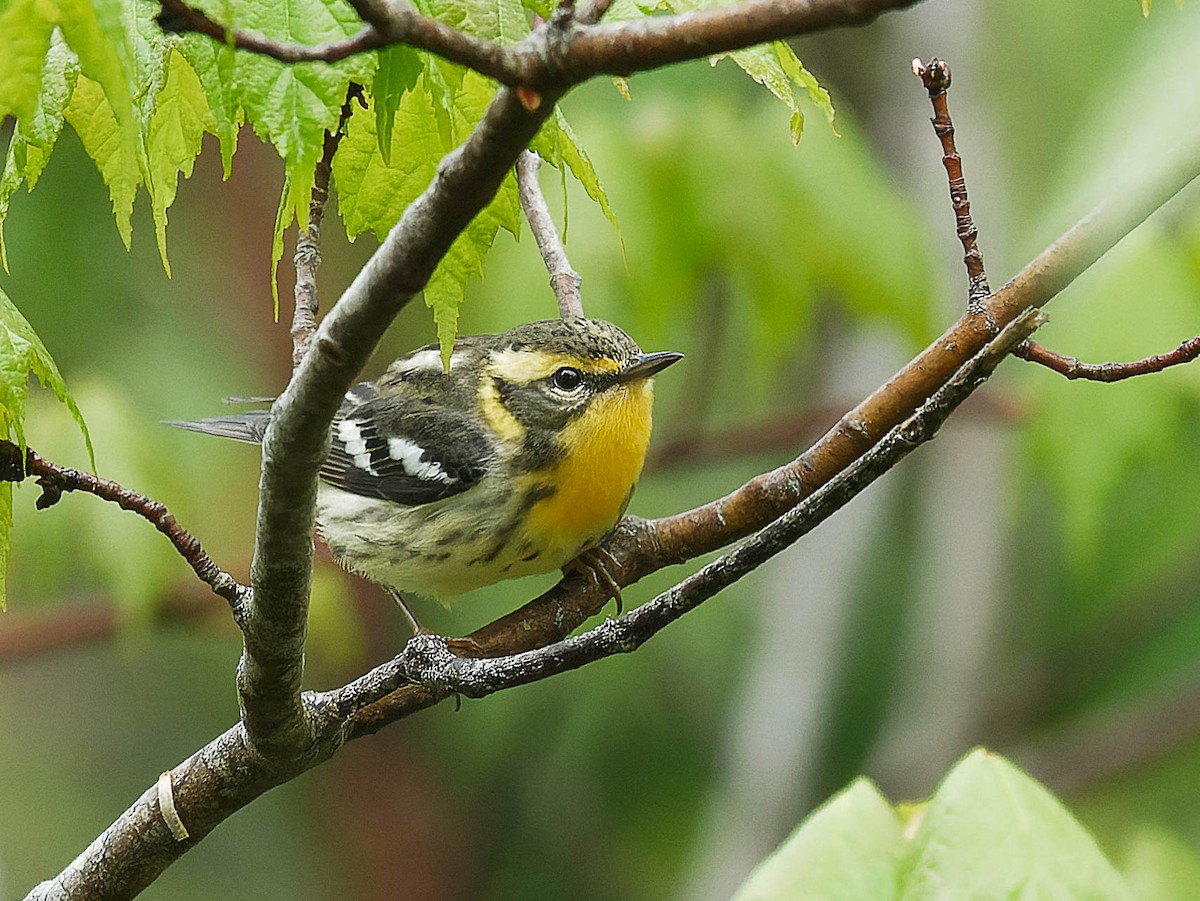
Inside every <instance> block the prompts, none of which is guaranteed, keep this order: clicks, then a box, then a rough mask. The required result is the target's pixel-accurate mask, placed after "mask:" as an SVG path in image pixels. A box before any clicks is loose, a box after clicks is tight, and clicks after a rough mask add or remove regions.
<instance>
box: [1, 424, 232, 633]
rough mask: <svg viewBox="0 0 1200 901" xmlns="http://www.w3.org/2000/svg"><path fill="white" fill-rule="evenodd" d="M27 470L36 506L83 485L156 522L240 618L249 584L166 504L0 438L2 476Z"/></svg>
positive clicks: (21, 475)
mask: <svg viewBox="0 0 1200 901" xmlns="http://www.w3.org/2000/svg"><path fill="white" fill-rule="evenodd" d="M29 476H35V477H36V478H37V484H38V486H39V487H40V488H41V489H42V496H41V497H39V498H38V499H37V503H36V506H37V508H38V509H39V510H45V509H46V508H47V507H52V506H54V505H55V504H57V503H58V502H59V501H60V500H61V499H62V496H63V494H64V493H65V492H67V491H83V492H86V493H88V494H94V495H95V496H96V497H98V498H100V499H101V500H106V501H111V502H112V503H114V504H116V505H117V506H119V507H120V508H121V509H123V510H129V511H130V512H132V513H136V514H138V515H139V516H141V517H142V518H143V519H146V520H149V522H150V523H151V525H153V526H154V528H156V529H158V531H160V532H162V533H163V534H164V535H165V536H167V539H168V540H169V541H170V542H171V544H172V545H173V546H174V547H175V550H177V551H178V552H179V555H180V556H181V557H183V559H184V560H186V561H187V564H188V565H189V566H190V567H191V568H192V570H193V571H194V572H195V573H196V575H197V576H199V577H200V579H201V581H203V582H204V584H205V585H207V586H208V587H209V588H211V589H212V590H213V593H214V594H217V595H219V596H220V597H223V598H224V599H225V600H226V601H228V602H229V606H230V607H231V608H232V610H233V615H234V618H235V619H237V620H241V618H242V615H243V613H244V606H245V603H246V599H247V595H248V593H249V589H248V588H246V586H245V585H242V584H241V583H240V582H238V581H237V579H235V578H234V577H233V576H231V575H229V573H227V572H225V571H224V570H223V569H221V567H219V566H217V564H216V563H215V562H214V561H213V559H212V557H210V556H208V554H207V553H206V552H205V550H204V548H203V547H202V546H201V545H200V542H199V541H197V540H196V538H195V536H193V535H192V534H191V533H190V532H188V531H187V529H185V528H184V527H183V526H181V525H180V524H179V523H178V522H177V521H176V520H175V517H174V516H173V515H172V514H171V511H170V510H168V509H167V508H166V506H165V505H163V504H160V503H159V502H158V501H155V500H151V499H150V498H148V497H146V496H144V495H141V494H138V493H137V492H136V491H130V490H129V489H128V488H125V487H124V486H122V485H119V484H117V483H116V482H113V481H110V480H109V479H101V478H99V477H98V476H94V475H92V474H91V473H90V472H81V471H80V470H78V469H69V468H67V467H65V466H58V465H57V464H55V463H51V462H50V461H49V460H47V459H45V458H43V457H41V456H39V455H38V454H37V453H35V452H34V451H33V450H32V449H29V448H27V449H26V451H25V457H24V460H23V461H22V457H21V449H20V448H19V447H18V446H17V445H15V444H13V443H12V442H11V441H3V440H0V479H3V480H4V481H6V482H19V481H22V480H23V479H25V478H27V477H29Z"/></svg>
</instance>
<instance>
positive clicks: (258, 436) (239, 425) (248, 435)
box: [165, 410, 271, 444]
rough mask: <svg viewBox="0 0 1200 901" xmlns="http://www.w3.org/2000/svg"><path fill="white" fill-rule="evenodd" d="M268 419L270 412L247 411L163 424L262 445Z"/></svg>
mask: <svg viewBox="0 0 1200 901" xmlns="http://www.w3.org/2000/svg"><path fill="white" fill-rule="evenodd" d="M270 418H271V411H270V410H247V411H246V412H245V413H238V414H235V415H233V416H215V417H213V418H212V419H198V420H194V421H189V420H180V419H168V420H165V423H166V425H173V426H175V427H176V428H180V429H188V430H190V431H193V432H203V433H204V434H206V435H216V436H217V437H218V438H232V439H233V440H234V441H245V442H248V443H249V444H262V439H263V435H264V434H266V431H267V422H268V421H269V420H270Z"/></svg>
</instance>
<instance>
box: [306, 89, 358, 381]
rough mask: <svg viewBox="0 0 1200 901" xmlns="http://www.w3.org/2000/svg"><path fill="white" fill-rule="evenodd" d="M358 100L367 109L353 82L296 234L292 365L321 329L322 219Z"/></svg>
mask: <svg viewBox="0 0 1200 901" xmlns="http://www.w3.org/2000/svg"><path fill="white" fill-rule="evenodd" d="M355 100H357V101H358V102H359V103H360V104H361V105H362V107H363V109H366V100H365V98H364V97H363V90H362V87H361V86H360V85H357V84H354V83H351V84H350V87H349V88H347V89H346V101H345V102H344V103H343V104H342V113H341V116H340V117H339V118H338V124H337V128H335V129H334V130H333V131H331V132H329V131H327V132H325V143H324V145H323V147H322V152H321V158H320V159H319V160H317V166H316V169H315V170H314V172H313V187H312V200H311V202H310V203H309V206H308V226H307V228H303V229H301V230H300V234H299V236H298V237H297V238H296V256H295V264H296V288H295V292H294V296H295V309H294V311H293V313H292V366H293V368H294V367H296V366H299V365H300V360H301V359H303V357H304V354H305V353H306V352H307V350H308V345H309V343H310V342H311V341H312V336H313V333H314V332H315V331H316V330H317V310H318V309H319V304H318V302H317V269H318V268H320V265H321V220H322V219H323V218H324V217H325V204H326V203H327V202H328V200H329V177H330V175H331V174H332V173H333V155H334V154H335V153H336V152H337V148H338V144H339V143H340V142H341V140H342V136H343V135H344V134H345V133H346V123H347V122H349V121H350V113H351V112H352V109H353V107H352V104H353V102H354V101H355Z"/></svg>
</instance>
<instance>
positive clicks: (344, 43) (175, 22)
mask: <svg viewBox="0 0 1200 901" xmlns="http://www.w3.org/2000/svg"><path fill="white" fill-rule="evenodd" d="M159 2H160V4H161V6H162V12H161V13H159V14H158V17H157V19H156V21H157V22H158V26H159V27H160V28H161V29H162V30H163V31H165V32H173V33H176V34H186V33H188V32H193V31H194V32H197V33H199V34H204V35H208V37H210V38H212V39H213V40H215V41H218V42H220V43H225V42H226V41H228V42H230V43H232V45H233V46H234V47H236V48H237V49H239V50H247V51H249V52H250V53H258V54H261V55H263V56H269V57H271V58H272V59H277V60H279V61H280V62H283V63H303V62H324V63H334V62H337V61H338V60H342V59H345V58H346V57H348V56H353V55H354V54H356V53H364V52H366V51H367V50H376V49H378V48H380V47H384V46H386V45H387V43H388V42H387V41H386V40H385V39H384V37H383V35H381V34H380V33H379V31H378V30H377V29H376V28H374V27H372V26H370V25H368V26H366V27H364V28H363V29H362V31H360V32H358V34H356V35H354V36H353V37H348V38H343V39H342V40H340V41H330V42H329V43H327V44H318V45H317V46H314V47H307V46H303V45H300V44H288V43H284V42H281V41H273V40H271V39H270V38H266V37H263V36H262V35H258V34H254V33H253V32H249V31H242V30H240V29H236V28H227V27H226V26H224V25H222V24H220V23H219V22H217V21H216V20H214V19H212V18H210V17H209V16H208V14H207V13H205V12H203V11H201V10H199V9H196V8H195V7H193V6H189V5H188V4H186V3H184V2H182V0H159Z"/></svg>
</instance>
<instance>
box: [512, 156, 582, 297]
mask: <svg viewBox="0 0 1200 901" xmlns="http://www.w3.org/2000/svg"><path fill="white" fill-rule="evenodd" d="M541 168H542V158H541V157H540V156H538V155H537V154H536V153H534V152H533V151H532V150H526V151H525V152H524V153H522V154H521V155H520V156H519V157H517V193H518V196H519V197H520V198H521V209H522V210H524V211H525V218H526V219H528V220H529V230H530V231H531V232H533V239H534V241H536V242H537V246H538V251H539V252H540V253H541V255H542V262H543V263H545V264H546V271H547V272H548V273H550V287H551V288H552V289H553V290H554V297H555V299H556V300H557V301H558V315H559V316H560V317H561V318H563V319H574V318H577V317H581V316H583V297H582V296H581V295H580V293H579V286H580V284H581V283H582V282H583V279H581V278H580V277H579V273H578V272H576V271H575V270H574V269H572V268H571V261H570V260H568V259H567V249H566V248H565V247H563V243H562V239H561V238H560V237H559V236H558V229H556V228H555V227H554V220H553V219H552V218H550V209H549V207H547V206H546V198H545V196H544V195H543V194H542V187H541V184H540V183H539V182H538V171H539V170H540V169H541Z"/></svg>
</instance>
